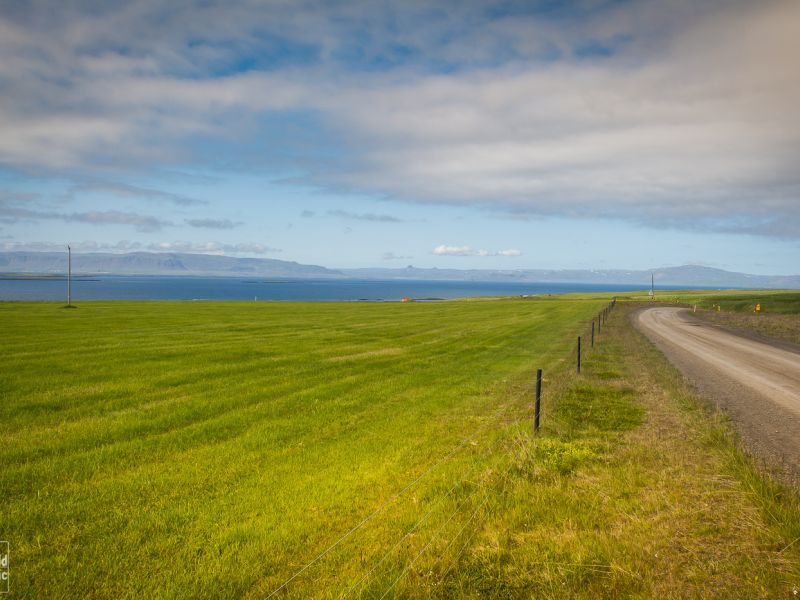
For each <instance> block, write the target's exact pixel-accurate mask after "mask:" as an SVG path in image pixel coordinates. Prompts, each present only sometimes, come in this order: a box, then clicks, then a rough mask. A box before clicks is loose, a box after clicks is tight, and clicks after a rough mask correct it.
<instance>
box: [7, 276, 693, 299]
mask: <svg viewBox="0 0 800 600" xmlns="http://www.w3.org/2000/svg"><path fill="white" fill-rule="evenodd" d="M646 287H648V286H646V285H641V286H634V285H616V284H589V283H530V282H527V283H523V282H505V281H501V282H496V281H430V280H407V279H392V280H375V279H264V278H253V277H250V278H245V277H186V276H180V277H175V276H173V277H170V276H159V277H155V276H148V277H145V276H91V277H73V278H72V301H73V302H80V301H81V300H241V301H262V300H284V301H365V302H367V301H371V302H380V301H384V302H392V301H399V300H402V299H403V298H410V299H412V300H448V299H453V298H468V297H481V296H533V295H548V294H567V293H570V292H618V293H623V292H631V291H635V290H643V289H645V288H646ZM660 289H679V288H664V287H661V288H660ZM681 289H686V286H683V287H682V288H681ZM66 299H67V281H66V279H64V278H24V277H19V278H12V277H10V276H0V301H4V300H5V301H8V300H23V301H62V300H63V301H66Z"/></svg>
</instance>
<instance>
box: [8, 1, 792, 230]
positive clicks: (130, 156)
mask: <svg viewBox="0 0 800 600" xmlns="http://www.w3.org/2000/svg"><path fill="white" fill-rule="evenodd" d="M454 15H457V16H454ZM798 22H800V3H798V2H797V1H796V0H763V1H760V2H756V3H753V2H746V1H741V0H733V1H722V0H711V1H709V2H703V3H696V2H689V1H688V0H687V1H682V0H678V1H676V2H669V3H664V2H658V1H655V0H641V1H636V2H626V3H594V2H589V3H563V5H558V6H556V5H554V4H553V3H546V2H541V3H540V2H513V1H512V2H504V3H496V4H491V5H487V4H486V3H485V2H477V1H476V2H463V3H447V2H445V3H440V2H425V1H421V2H413V3H401V4H397V5H396V6H393V7H392V8H391V10H390V9H388V8H387V7H386V6H385V5H383V4H382V3H371V2H359V1H354V2H346V3H335V4H334V3H325V2H321V1H320V2H316V1H312V0H302V1H300V2H298V3H290V4H283V3H277V2H267V3H263V4H252V3H249V2H230V3H229V2H221V1H214V0H210V1H206V2H202V3H200V2H197V3H191V2H189V3H186V4H185V5H180V6H179V7H178V8H171V9H169V10H167V9H166V8H164V7H163V3H160V2H155V1H147V0H143V1H141V2H137V3H135V4H122V5H118V6H117V5H107V6H105V7H104V8H103V10H98V11H93V12H91V13H90V12H89V10H88V9H87V10H82V9H81V8H80V4H78V5H76V4H72V3H52V4H50V5H48V4H47V3H44V4H40V3H30V4H22V3H8V4H5V5H4V6H3V7H2V8H0V55H2V56H3V59H4V60H3V61H2V62H0V81H1V82H2V83H3V87H4V93H3V102H2V105H0V130H2V131H3V135H2V136H0V163H2V165H4V166H6V168H11V169H16V170H19V171H22V172H29V173H32V174H34V175H36V174H45V175H50V176H53V175H54V174H59V175H63V174H65V173H67V174H71V175H70V176H77V174H81V175H82V176H86V175H87V174H89V175H92V176H96V177H104V176H106V175H107V174H108V173H118V172H126V171H128V170H131V169H153V168H162V167H170V166H175V165H183V164H200V165H204V166H208V167H211V168H219V167H221V166H230V165H234V166H235V168H237V169H260V170H263V171H264V172H274V171H276V170H277V171H282V172H291V173H293V175H292V177H293V178H294V179H295V180H296V181H298V182H300V183H302V184H304V185H309V184H310V185H314V186H318V187H321V188H323V189H327V190H332V191H337V192H342V191H344V192H357V193H363V194H370V195H373V196H378V197H383V198H390V199H395V200H401V201H406V202H417V203H440V204H452V205H471V206H483V207H487V208H489V209H490V210H493V211H497V212H499V213H502V214H505V215H512V216H513V215H519V216H521V217H525V216H529V215H557V216H565V217H574V216H581V217H608V218H618V219H627V220H630V221H634V222H637V223H643V224H646V225H648V226H651V227H676V228H681V229H690V230H697V231H723V232H734V233H746V234H752V235H760V236H769V237H777V238H787V239H800V206H799V205H800V169H798V168H797V165H798V164H800V69H798V68H797V65H796V61H797V56H800V36H799V35H797V23H798ZM96 185H97V184H95V186H96ZM153 192H154V191H153V190H147V189H140V190H134V189H129V190H125V189H119V188H117V189H116V191H115V193H119V194H125V193H129V194H137V193H138V194H139V195H142V196H145V197H146V196H147V195H148V193H149V194H150V196H151V197H153V198H157V197H158V192H155V195H153ZM161 199H163V200H165V201H169V202H173V203H177V204H180V203H181V202H183V201H188V202H191V199H181V198H172V199H170V198H161ZM333 212H334V213H337V212H338V213H345V211H333ZM333 216H340V217H346V218H355V219H362V220H373V221H383V222H393V221H390V220H389V221H387V220H386V219H385V217H388V216H386V215H370V214H362V215H357V214H349V215H346V214H338V215H333ZM41 218H57V217H41ZM58 218H61V217H58ZM75 218H87V219H96V222H102V221H103V220H104V219H105V221H106V222H110V223H112V222H122V221H123V220H124V219H130V220H135V215H130V214H128V215H126V214H123V213H113V212H105V213H97V214H95V215H94V216H91V215H86V216H85V217H78V216H76V217H75ZM390 219H391V218H390ZM134 225H135V226H136V227H137V228H139V229H140V230H141V231H146V230H151V231H152V230H154V229H156V228H157V227H159V226H160V225H161V224H160V223H158V222H155V221H147V220H143V221H139V222H135V223H134Z"/></svg>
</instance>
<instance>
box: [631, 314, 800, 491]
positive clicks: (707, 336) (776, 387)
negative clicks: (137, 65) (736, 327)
mask: <svg viewBox="0 0 800 600" xmlns="http://www.w3.org/2000/svg"><path fill="white" fill-rule="evenodd" d="M633 322H634V325H636V327H637V328H638V329H639V330H640V331H642V332H643V333H644V334H645V335H646V336H647V337H648V338H650V340H651V341H652V342H653V343H654V344H655V345H656V347H658V348H659V349H660V350H661V351H662V352H663V353H664V354H665V355H666V356H667V358H668V359H669V360H670V361H671V362H672V363H673V364H674V365H675V366H676V367H678V369H680V370H681V371H682V372H683V374H684V375H685V376H686V377H687V378H688V379H689V380H690V381H691V382H692V383H693V384H694V385H695V386H696V387H697V389H698V391H699V392H700V394H701V395H702V396H704V397H706V398H708V399H709V400H711V401H712V402H714V403H715V404H716V406H717V407H718V408H719V409H721V410H723V411H724V412H725V413H726V414H728V415H729V416H730V418H731V420H732V421H733V423H734V425H735V426H736V428H737V430H738V431H739V433H740V434H741V436H742V440H743V442H744V443H745V446H746V447H747V448H748V449H749V450H750V451H751V452H752V453H753V454H754V455H755V456H756V457H757V458H759V459H761V460H762V461H764V462H765V463H766V464H767V465H768V466H769V467H771V468H773V469H775V470H777V471H778V474H779V475H780V476H781V477H782V478H784V477H786V478H788V479H791V480H794V481H798V476H800V348H798V347H796V346H794V345H792V344H787V343H784V342H774V343H772V342H770V341H769V340H765V339H752V338H749V337H744V336H741V335H737V334H736V333H733V332H731V331H729V330H726V329H724V328H722V327H719V326H716V325H711V324H709V323H706V322H704V321H701V320H699V319H696V318H694V317H693V316H692V313H691V311H689V310H688V309H685V308H673V307H654V308H646V309H643V310H641V311H638V312H636V313H634V316H633Z"/></svg>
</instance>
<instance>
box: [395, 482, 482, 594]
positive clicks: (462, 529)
mask: <svg viewBox="0 0 800 600" xmlns="http://www.w3.org/2000/svg"><path fill="white" fill-rule="evenodd" d="M476 491H477V490H476ZM470 497H472V496H470ZM488 500H489V496H488V494H484V496H483V502H481V503H480V504H479V505H478V506H477V508H476V509H475V510H474V511H472V515H471V516H470V518H469V519H467V522H466V523H464V526H463V527H462V528H461V529H460V530H459V532H458V533H457V534H456V535H455V537H454V538H453V539H456V538H458V536H460V535H461V532H462V531H464V528H465V527H466V526H467V525H468V524H469V523H470V522H471V521H472V519H474V518H475V515H476V514H477V513H478V511H479V510H480V509H481V508H482V507H483V505H485V504H486V502H487V501H488ZM462 506H463V504H462ZM459 508H460V507H459ZM457 512H458V509H456V511H455V512H453V514H452V515H450V518H449V519H447V521H445V522H444V523H443V524H442V526H441V527H439V529H437V530H436V533H434V534H433V535H432V536H431V538H430V539H429V540H428V541H427V543H426V544H425V545H424V546H423V547H422V549H421V550H420V551H419V552H417V555H416V556H415V557H414V558H412V559H411V562H410V563H408V565H406V567H405V569H403V571H402V572H401V573H400V575H398V576H397V577H396V578H395V580H394V581H393V582H392V584H391V585H390V586H389V587H388V588H387V589H386V591H385V592H383V595H382V596H381V598H380V600H383V598H385V597H386V595H387V594H388V593H389V592H391V591H392V590H393V589H394V586H396V585H397V582H398V581H400V580H401V579H402V578H403V576H404V575H405V574H406V573H408V571H409V570H410V569H411V567H413V566H414V563H415V562H417V559H418V558H419V557H420V556H422V554H423V553H424V552H425V550H427V549H428V546H430V545H431V544H432V543H433V540H434V539H436V536H437V535H438V534H439V531H441V530H442V529H443V528H444V526H445V525H447V524H448V523H449V522H450V521H451V520H452V519H453V517H454V516H455V515H456V513H457ZM451 542H452V540H451ZM449 545H450V544H448V546H447V547H449Z"/></svg>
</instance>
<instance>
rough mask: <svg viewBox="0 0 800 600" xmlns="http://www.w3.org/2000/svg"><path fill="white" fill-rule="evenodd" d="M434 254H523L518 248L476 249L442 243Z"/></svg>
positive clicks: (435, 249)
mask: <svg viewBox="0 0 800 600" xmlns="http://www.w3.org/2000/svg"><path fill="white" fill-rule="evenodd" d="M432 254H435V255H437V256H522V252H520V251H519V250H516V249H513V248H512V249H509V250H497V251H491V250H475V249H474V248H472V247H470V246H446V245H445V244H441V245H440V246H436V248H434V249H433V251H432Z"/></svg>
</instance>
